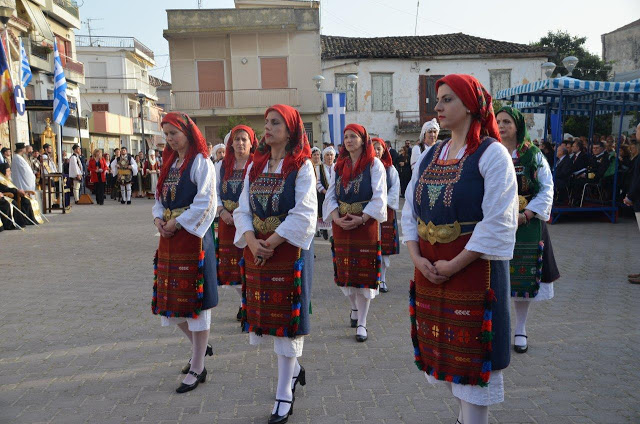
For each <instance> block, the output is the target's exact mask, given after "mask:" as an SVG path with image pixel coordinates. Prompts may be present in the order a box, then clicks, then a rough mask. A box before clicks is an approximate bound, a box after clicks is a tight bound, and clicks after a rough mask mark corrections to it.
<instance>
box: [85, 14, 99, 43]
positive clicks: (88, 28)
mask: <svg viewBox="0 0 640 424" xmlns="http://www.w3.org/2000/svg"><path fill="white" fill-rule="evenodd" d="M103 20H104V19H103V18H87V20H85V21H84V22H83V24H86V25H87V31H88V32H89V46H90V47H93V40H92V38H91V35H92V34H91V31H95V30H97V29H102V28H91V22H93V21H103Z"/></svg>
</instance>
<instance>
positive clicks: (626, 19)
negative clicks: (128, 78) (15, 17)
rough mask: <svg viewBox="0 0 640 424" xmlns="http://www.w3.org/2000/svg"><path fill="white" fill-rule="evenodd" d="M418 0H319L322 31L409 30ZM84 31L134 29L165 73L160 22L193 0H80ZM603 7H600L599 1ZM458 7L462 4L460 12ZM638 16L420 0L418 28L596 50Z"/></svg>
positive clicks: (224, 3) (380, 33) (213, 3)
mask: <svg viewBox="0 0 640 424" xmlns="http://www.w3.org/2000/svg"><path fill="white" fill-rule="evenodd" d="M416 3H417V1H416V0H392V1H390V0H322V1H321V10H322V17H321V25H322V33H323V34H327V35H343V36H351V37H384V36H391V35H414V31H415V30H416V18H415V16H416V15H415V14H416ZM78 4H79V5H80V18H81V20H82V21H83V26H82V29H81V30H78V31H77V33H78V34H87V33H88V32H87V25H86V22H87V19H99V20H93V21H91V22H90V23H91V27H92V28H93V30H92V33H93V34H95V35H117V36H133V37H136V38H137V39H139V40H140V41H141V42H142V43H144V44H146V45H147V46H148V47H150V48H151V49H152V50H153V51H154V53H155V55H156V68H155V69H153V70H152V72H151V73H152V74H153V75H155V76H157V77H159V78H163V79H165V80H167V81H170V80H171V73H170V70H169V56H168V54H169V50H168V44H167V41H166V40H165V39H164V38H163V37H162V30H163V29H166V28H167V14H166V12H165V9H177V8H182V9H191V8H193V9H195V8H197V4H198V1H197V0H181V1H180V2H179V3H178V2H177V1H175V0H173V1H171V0H110V1H109V2H108V3H107V2H105V1H104V0H78ZM202 4H203V8H208V9H212V8H233V4H234V3H233V0H202ZM605 5H606V6H608V7H604V6H605ZM460 11H465V12H466V13H465V14H464V15H460ZM637 19H640V1H638V0H609V1H607V2H603V1H601V0H600V1H595V0H582V1H578V0H536V1H531V2H523V1H508V2H507V1H493V0H487V1H484V2H480V1H477V0H446V1H433V0H429V1H428V0H420V8H419V14H418V25H417V34H418V35H430V34H446V33H453V32H463V33H466V34H470V35H475V36H478V37H484V38H491V39H495V40H502V41H511V42H516V43H528V42H530V41H535V40H538V39H540V37H541V36H543V35H545V34H546V33H547V31H548V30H556V29H563V30H566V31H569V33H571V34H572V35H580V36H586V37H588V39H587V48H588V49H589V50H590V51H591V52H593V53H596V54H601V51H602V45H601V41H600V36H601V35H602V34H605V33H607V32H610V31H613V30H614V29H616V28H619V27H621V26H623V25H626V24H628V23H630V22H633V21H635V20H637Z"/></svg>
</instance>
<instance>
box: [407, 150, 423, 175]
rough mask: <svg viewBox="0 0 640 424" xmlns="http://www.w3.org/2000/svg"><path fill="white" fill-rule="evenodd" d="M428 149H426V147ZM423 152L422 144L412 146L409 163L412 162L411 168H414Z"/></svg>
mask: <svg viewBox="0 0 640 424" xmlns="http://www.w3.org/2000/svg"><path fill="white" fill-rule="evenodd" d="M425 150H426V149H425ZM422 153H423V152H421V151H420V145H417V146H413V147H412V148H411V159H410V160H409V163H410V164H411V169H412V170H413V167H414V165H415V164H416V162H418V158H419V157H420V155H421V154H422Z"/></svg>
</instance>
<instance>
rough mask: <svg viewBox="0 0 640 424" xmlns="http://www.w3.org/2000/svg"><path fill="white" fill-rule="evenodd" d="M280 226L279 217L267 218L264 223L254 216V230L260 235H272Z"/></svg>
mask: <svg viewBox="0 0 640 424" xmlns="http://www.w3.org/2000/svg"><path fill="white" fill-rule="evenodd" d="M280 224H281V222H280V218H278V217H277V216H270V217H267V219H265V220H264V221H263V220H262V219H260V217H258V216H257V215H254V216H253V228H254V229H255V230H256V231H257V232H259V233H260V234H268V233H272V232H274V231H275V230H276V228H278V226H279V225H280Z"/></svg>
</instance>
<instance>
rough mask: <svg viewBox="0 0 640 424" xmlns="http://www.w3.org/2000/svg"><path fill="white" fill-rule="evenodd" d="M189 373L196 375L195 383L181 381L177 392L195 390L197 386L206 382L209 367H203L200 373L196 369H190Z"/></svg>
mask: <svg viewBox="0 0 640 424" xmlns="http://www.w3.org/2000/svg"><path fill="white" fill-rule="evenodd" d="M189 374H191V375H192V376H194V377H195V378H196V381H195V383H193V384H184V383H180V387H178V388H177V389H176V393H187V392H190V391H191V390H193V389H195V388H196V387H198V384H200V383H204V382H205V381H207V369H206V368H205V369H203V370H202V372H201V373H200V374H197V373H196V372H195V371H189Z"/></svg>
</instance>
